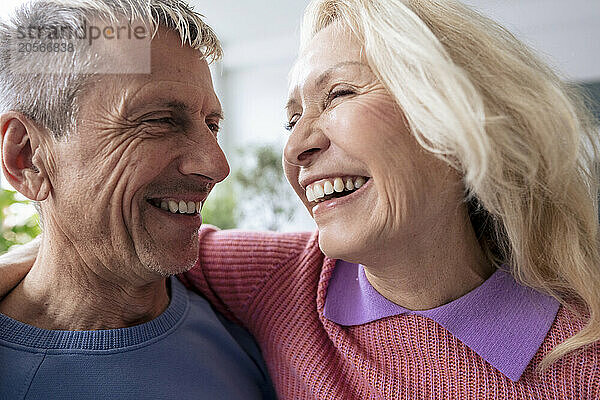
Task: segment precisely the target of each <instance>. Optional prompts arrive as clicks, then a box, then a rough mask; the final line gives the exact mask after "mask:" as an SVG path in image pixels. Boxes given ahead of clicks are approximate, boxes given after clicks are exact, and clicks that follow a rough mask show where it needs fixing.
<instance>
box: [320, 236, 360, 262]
mask: <svg viewBox="0 0 600 400" xmlns="http://www.w3.org/2000/svg"><path fill="white" fill-rule="evenodd" d="M364 243H365V240H364V237H363V235H361V234H358V233H356V234H353V233H352V231H349V230H341V229H340V230H338V229H329V228H323V229H321V228H319V248H320V249H321V251H322V252H323V254H325V255H326V256H327V257H329V258H333V259H337V260H344V261H348V262H354V263H361V262H363V261H364V260H363V259H362V258H363V257H361V254H364V251H362V250H361V249H363V248H364Z"/></svg>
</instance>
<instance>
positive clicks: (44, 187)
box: [0, 111, 50, 201]
mask: <svg viewBox="0 0 600 400" xmlns="http://www.w3.org/2000/svg"><path fill="white" fill-rule="evenodd" d="M47 134H48V133H47V132H45V131H44V130H43V129H40V128H39V127H38V126H37V124H35V123H34V122H33V121H31V119H30V118H28V117H26V116H24V115H23V114H21V113H17V112H12V111H11V112H8V113H6V114H2V115H1V116H0V135H1V137H2V141H1V149H2V171H3V172H4V176H5V177H6V180H7V181H8V183H10V184H11V185H12V187H14V188H15V189H16V190H17V191H18V192H19V193H21V194H22V195H24V196H25V197H27V198H28V199H30V200H35V201H43V200H45V199H46V198H47V197H48V194H49V193H50V181H49V179H48V175H47V174H46V169H45V168H44V166H43V165H36V163H37V164H40V157H35V154H36V152H38V151H39V150H40V149H39V146H40V143H41V139H42V137H41V136H40V135H47ZM38 155H39V154H38Z"/></svg>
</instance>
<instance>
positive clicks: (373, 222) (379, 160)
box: [284, 25, 463, 263]
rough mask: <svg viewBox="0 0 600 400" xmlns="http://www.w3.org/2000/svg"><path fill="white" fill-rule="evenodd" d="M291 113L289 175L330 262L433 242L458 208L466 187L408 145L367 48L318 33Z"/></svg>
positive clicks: (296, 78) (328, 31)
mask: <svg viewBox="0 0 600 400" xmlns="http://www.w3.org/2000/svg"><path fill="white" fill-rule="evenodd" d="M287 112H288V121H289V128H290V131H291V132H290V136H289V139H288V142H287V144H286V147H285V152H284V169H285V173H286V176H287V178H288V180H289V182H290V184H291V185H292V186H293V187H294V190H295V191H296V193H297V194H298V196H299V197H300V199H301V200H302V202H303V203H304V205H305V206H306V208H307V209H308V210H309V212H310V213H311V215H312V216H313V218H314V219H315V222H316V223H317V226H318V228H319V232H320V235H319V244H320V246H321V249H322V250H323V252H325V254H327V255H328V256H329V257H333V258H342V259H345V260H347V261H355V262H362V263H365V262H366V261H368V260H366V258H369V259H370V258H371V257H373V256H375V255H376V254H378V253H379V252H381V251H385V250H387V249H389V248H390V246H394V247H400V246H401V244H402V243H414V241H415V239H417V240H418V236H419V235H424V236H421V237H427V236H428V235H430V234H431V232H432V230H435V229H437V226H439V224H440V223H442V224H443V223H444V222H445V221H444V218H446V217H447V215H446V214H447V212H448V210H449V207H453V208H454V209H457V208H458V205H459V204H460V200H461V198H462V196H463V193H462V191H463V189H462V187H463V186H462V184H461V182H460V177H459V176H458V174H457V173H456V172H455V171H454V170H453V169H451V168H450V167H448V166H447V165H446V164H445V163H443V162H441V161H440V160H438V159H437V158H435V157H433V156H432V155H431V154H430V153H428V152H426V151H425V150H423V149H422V148H421V147H420V146H419V145H418V143H417V142H416V141H415V140H414V138H413V137H412V136H411V135H410V133H409V131H408V129H407V127H406V123H405V121H404V117H403V114H402V111H401V110H400V108H399V107H398V105H397V104H396V102H395V101H394V99H393V98H392V96H391V95H390V94H389V92H388V91H387V89H386V88H385V87H384V86H383V85H382V83H381V82H380V81H379V80H378V79H377V77H376V76H375V74H374V73H373V72H372V71H371V69H370V67H369V66H368V64H367V61H366V58H365V55H364V51H363V49H362V47H361V45H360V44H359V43H358V42H357V40H356V39H354V37H353V36H352V35H351V34H350V33H349V32H348V31H347V30H346V29H344V28H342V27H341V26H339V25H330V26H329V27H327V28H325V29H323V30H322V31H320V32H319V33H318V34H317V35H316V36H315V37H314V39H313V40H312V42H311V44H310V45H309V46H308V48H307V50H306V51H305V52H304V53H303V54H302V55H301V56H300V58H299V59H298V61H297V63H296V65H295V67H294V69H293V71H292V81H291V86H290V92H289V101H288V105H287ZM452 214H455V213H452ZM409 241H410V242H409Z"/></svg>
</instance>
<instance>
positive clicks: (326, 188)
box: [323, 181, 333, 195]
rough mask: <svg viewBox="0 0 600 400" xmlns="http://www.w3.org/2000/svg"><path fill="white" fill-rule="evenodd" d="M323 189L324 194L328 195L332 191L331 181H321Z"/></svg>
mask: <svg viewBox="0 0 600 400" xmlns="http://www.w3.org/2000/svg"><path fill="white" fill-rule="evenodd" d="M323 191H324V192H325V194H326V195H330V194H332V193H333V185H332V184H331V182H329V181H325V183H323Z"/></svg>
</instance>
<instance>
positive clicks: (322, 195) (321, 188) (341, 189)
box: [306, 176, 371, 203]
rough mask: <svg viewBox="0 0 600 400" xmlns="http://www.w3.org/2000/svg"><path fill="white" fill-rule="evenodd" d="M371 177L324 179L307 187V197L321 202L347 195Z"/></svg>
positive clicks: (309, 199)
mask: <svg viewBox="0 0 600 400" xmlns="http://www.w3.org/2000/svg"><path fill="white" fill-rule="evenodd" d="M370 179H371V178H369V177H366V176H358V177H343V178H342V177H336V178H330V179H324V180H321V181H319V182H316V183H313V184H310V185H308V186H307V187H306V199H307V200H308V201H309V202H312V203H321V202H324V201H327V200H331V199H335V198H341V197H345V196H348V195H349V194H352V193H354V192H356V191H357V190H358V189H360V188H361V187H362V186H363V185H364V184H365V183H367V182H368V181H369V180H370Z"/></svg>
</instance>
